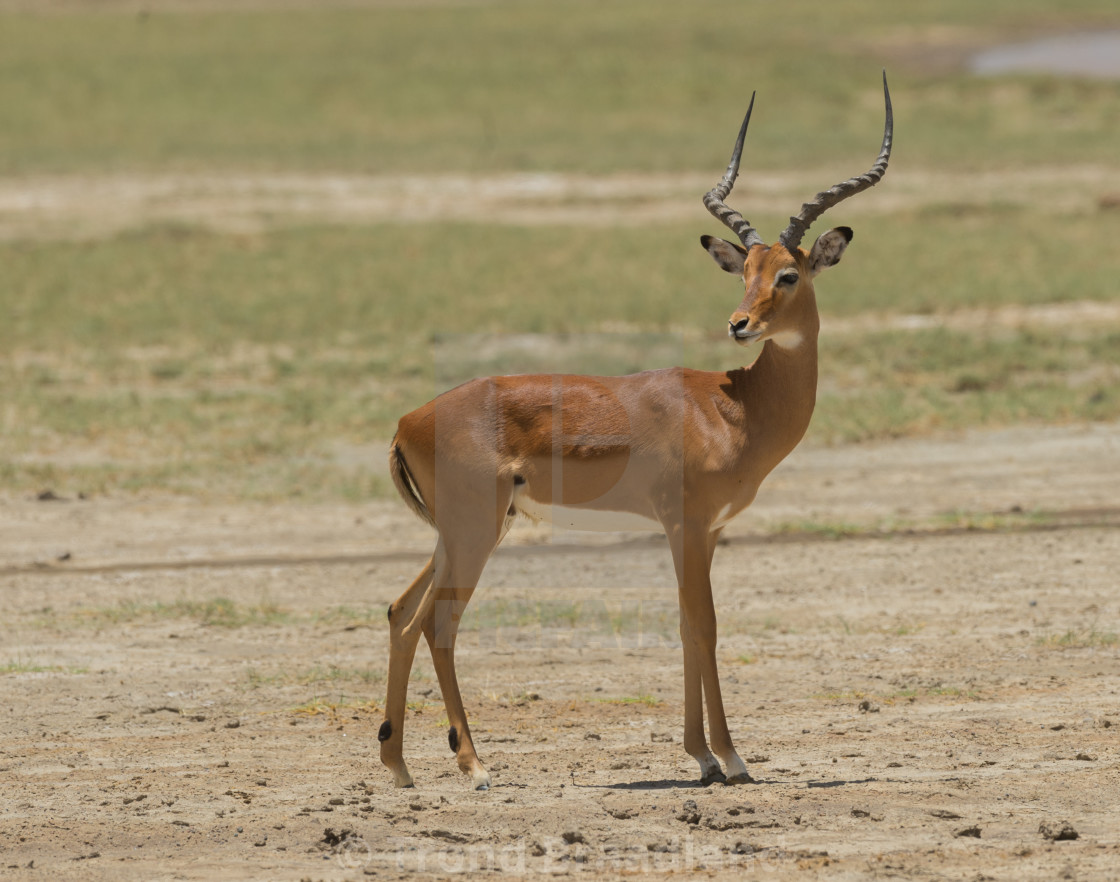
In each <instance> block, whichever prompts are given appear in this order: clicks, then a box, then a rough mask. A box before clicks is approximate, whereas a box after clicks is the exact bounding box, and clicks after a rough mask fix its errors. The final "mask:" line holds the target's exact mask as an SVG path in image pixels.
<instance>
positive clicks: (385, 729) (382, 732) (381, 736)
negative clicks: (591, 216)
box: [377, 720, 393, 741]
mask: <svg viewBox="0 0 1120 882" xmlns="http://www.w3.org/2000/svg"><path fill="white" fill-rule="evenodd" d="M392 737H393V724H392V723H390V722H389V721H388V720H386V721H385V722H384V723H382V724H381V728H380V729H378V730H377V740H378V741H388V740H389V739H390V738H392Z"/></svg>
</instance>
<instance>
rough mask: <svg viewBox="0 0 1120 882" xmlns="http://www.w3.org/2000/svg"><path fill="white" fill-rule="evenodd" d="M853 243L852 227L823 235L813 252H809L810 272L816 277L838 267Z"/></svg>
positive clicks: (815, 244)
mask: <svg viewBox="0 0 1120 882" xmlns="http://www.w3.org/2000/svg"><path fill="white" fill-rule="evenodd" d="M851 241H852V228H851V227H837V228H836V229H835V230H829V231H828V232H827V233H821V234H820V236H819V237H818V238H817V241H816V242H814V243H813V250H812V251H810V252H809V272H811V273H812V274H813V275H814V276H815V275H817V273H819V272H820V271H821V270H826V269H828V268H829V267H830V266H836V264H838V263H839V262H840V258H841V257H843V256H844V249H845V248H847V247H848V243H849V242H851Z"/></svg>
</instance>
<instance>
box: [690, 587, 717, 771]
mask: <svg viewBox="0 0 1120 882" xmlns="http://www.w3.org/2000/svg"><path fill="white" fill-rule="evenodd" d="M681 648H682V650H683V655H684V749H685V750H686V751H687V752H688V755H689V756H691V757H692V758H693V759H695V760H696V762H698V763H699V764H700V783H701V784H703V785H704V786H707V785H709V784H716V783H721V782H723V781H725V780H726V778H725V777H724V774H723V770H722V769H721V768H720V767H719V761H718V760H717V759H716V758H715V756H714V755H713V754H712V752H711V750H709V749H708V741H707V738H705V736H704V687H703V680H702V677H701V673H700V664H699V661H698V660H697V657H696V652H695V651H694V644H693V641H692V636H691V634H690V633H689V630H688V620H687V619H686V618H685V615H684V605H683V604H681Z"/></svg>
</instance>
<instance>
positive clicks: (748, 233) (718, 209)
mask: <svg viewBox="0 0 1120 882" xmlns="http://www.w3.org/2000/svg"><path fill="white" fill-rule="evenodd" d="M752 110H754V93H753V92H752V93H751V103H750V107H748V108H747V115H746V116H745V117H744V118H743V125H742V127H740V129H739V137H738V138H737V139H736V141H735V149H734V150H733V151H732V153H731V162H729V163H728V164H727V171H726V172H725V173H724V175H723V180H721V181H720V182H719V183H718V184H716V185H715V187H713V188H712V189H711V190H709V191H708V192H707V193H705V194H704V206H705V207H706V208H707V209H708V211H710V212H711V213H712V214H713V215H714V216H715V217H716V218H717V219H718V220H719V221H720V223H722V224H724V225H725V226H727V227H728V228H729V229H731V231H732V232H734V233H735V235H736V236H738V237H739V241H740V242H742V243H743V247H744V248H746V249H748V250H749V249H750V247H751V246H752V245H763V244H765V243H764V242H763V241H762V237H761V236H760V235H758V231H757V230H755V228H754V227H752V226H751V222H750V221H748V220H745V219H744V218H743V216H742V215H741V214H739V212H737V211H734V210H733V209H730V208H728V207H727V206H726V205H724V204H723V200H724V199H726V198H727V194H728V193H730V192H731V188H732V187H733V186H735V178H737V177H738V176H739V157H741V156H742V155H743V141H744V140H745V139H746V137H747V124H748V123H749V122H750V121H751V111H752Z"/></svg>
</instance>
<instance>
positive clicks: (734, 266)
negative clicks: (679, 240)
mask: <svg viewBox="0 0 1120 882" xmlns="http://www.w3.org/2000/svg"><path fill="white" fill-rule="evenodd" d="M700 244H701V245H703V246H704V250H706V251H707V252H708V253H709V254H710V255H712V260H714V261H715V262H716V263H718V264H719V268H720V269H721V270H723V271H724V272H725V273H732V274H733V275H736V276H741V275H742V274H743V266H744V265H745V264H746V262H747V249H746V248H744V247H743V246H742V245H736V244H735V243H734V242H728V241H727V240H726V239H717V238H716V237H715V236H701V237H700Z"/></svg>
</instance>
